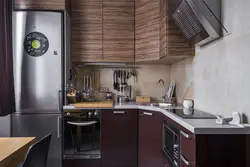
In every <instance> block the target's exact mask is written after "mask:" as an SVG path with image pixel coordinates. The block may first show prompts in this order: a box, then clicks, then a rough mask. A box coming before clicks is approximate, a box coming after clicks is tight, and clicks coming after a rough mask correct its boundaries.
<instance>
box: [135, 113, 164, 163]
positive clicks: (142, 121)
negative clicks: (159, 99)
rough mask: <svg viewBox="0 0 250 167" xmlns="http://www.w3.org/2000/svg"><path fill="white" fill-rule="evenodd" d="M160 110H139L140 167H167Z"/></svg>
mask: <svg viewBox="0 0 250 167" xmlns="http://www.w3.org/2000/svg"><path fill="white" fill-rule="evenodd" d="M163 118H164V115H162V114H161V113H159V112H152V111H143V110H140V111H139V119H138V126H139V127H138V167H165V166H166V167H167V166H168V162H167V161H166V160H165V159H164V156H163V153H162V142H163V141H162V139H163V137H162V122H163Z"/></svg>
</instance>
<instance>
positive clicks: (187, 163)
mask: <svg viewBox="0 0 250 167" xmlns="http://www.w3.org/2000/svg"><path fill="white" fill-rule="evenodd" d="M181 160H182V161H183V162H184V163H185V164H186V165H187V166H190V165H191V163H190V162H188V160H186V158H184V157H183V156H182V155H181Z"/></svg>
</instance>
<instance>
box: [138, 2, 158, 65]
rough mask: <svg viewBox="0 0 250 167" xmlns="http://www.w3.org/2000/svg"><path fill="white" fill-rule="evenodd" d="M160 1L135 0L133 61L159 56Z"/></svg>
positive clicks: (148, 59)
mask: <svg viewBox="0 0 250 167" xmlns="http://www.w3.org/2000/svg"><path fill="white" fill-rule="evenodd" d="M159 21H160V1H159V0H136V2H135V61H136V62H142V61H152V60H159V58H160V47H159V46H160V40H159V39H160V24H159Z"/></svg>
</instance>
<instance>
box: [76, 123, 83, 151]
mask: <svg viewBox="0 0 250 167" xmlns="http://www.w3.org/2000/svg"><path fill="white" fill-rule="evenodd" d="M81 143H82V130H81V127H80V126H77V152H81Z"/></svg>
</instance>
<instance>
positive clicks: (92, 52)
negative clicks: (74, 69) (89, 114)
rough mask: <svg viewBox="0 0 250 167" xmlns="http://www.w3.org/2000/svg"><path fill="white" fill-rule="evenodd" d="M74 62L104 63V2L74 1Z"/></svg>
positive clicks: (72, 2)
mask: <svg viewBox="0 0 250 167" xmlns="http://www.w3.org/2000/svg"><path fill="white" fill-rule="evenodd" d="M71 21H72V61H73V62H101V61H102V0H72V1H71Z"/></svg>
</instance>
